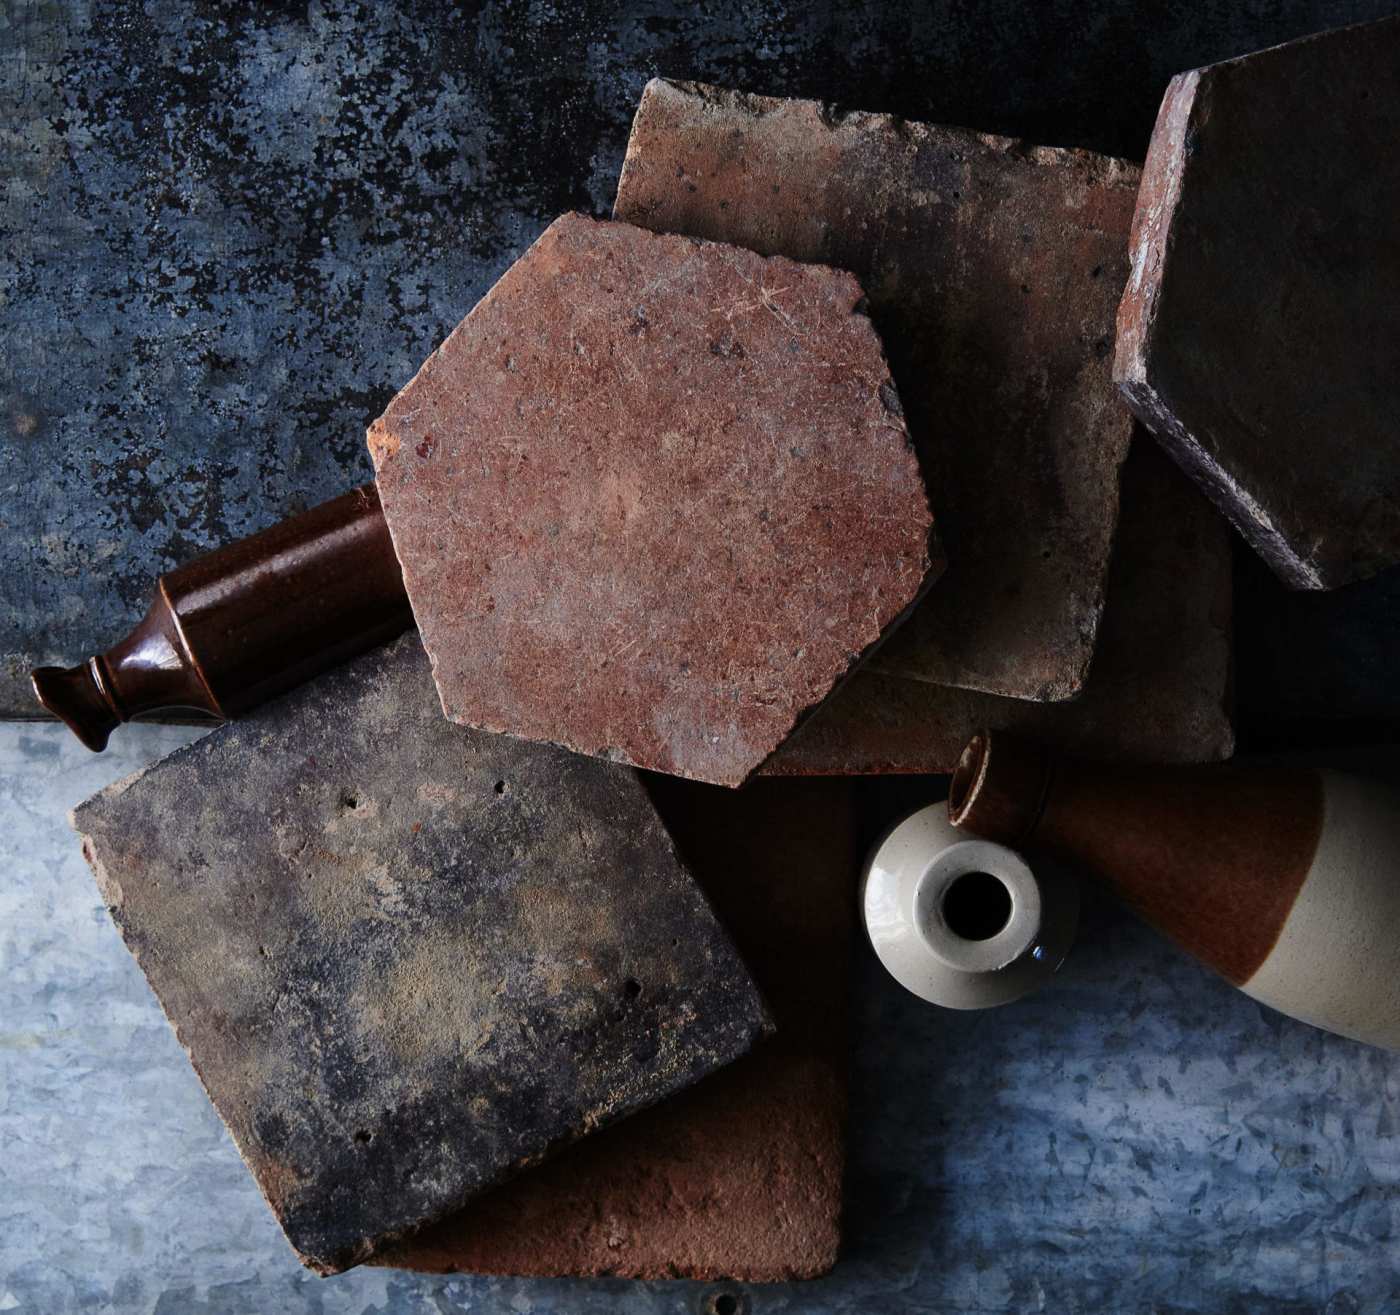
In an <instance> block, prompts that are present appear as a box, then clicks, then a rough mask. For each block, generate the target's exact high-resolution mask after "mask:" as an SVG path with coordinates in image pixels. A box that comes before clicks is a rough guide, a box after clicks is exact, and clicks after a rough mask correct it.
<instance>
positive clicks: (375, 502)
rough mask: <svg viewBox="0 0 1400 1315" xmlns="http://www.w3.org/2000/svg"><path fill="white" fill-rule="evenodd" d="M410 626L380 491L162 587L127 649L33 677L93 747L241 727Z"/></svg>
mask: <svg viewBox="0 0 1400 1315" xmlns="http://www.w3.org/2000/svg"><path fill="white" fill-rule="evenodd" d="M412 624H413V613H412V611H411V609H410V608H409V605H408V596H407V594H406V593H405V591H404V586H403V577H402V575H401V574H400V572H399V564H398V559H397V558H396V557H395V555H394V547H393V543H392V542H391V540H390V538H389V528H388V526H387V525H386V524H385V521H384V513H383V511H382V510H381V508H380V506H379V497H378V494H377V492H376V490H375V488H374V486H373V485H372V484H371V485H367V486H365V487H364V488H359V489H354V490H352V491H351V492H349V493H346V494H343V495H342V496H340V497H338V498H333V499H332V500H331V501H330V502H324V503H321V504H320V505H319V506H316V507H312V508H311V509H310V510H309V511H305V512H303V513H301V515H299V516H293V517H291V518H290V519H289V520H285V521H282V522H280V523H279V524H277V525H273V526H271V527H269V528H268V529H266V530H263V531H261V532H260V533H258V534H255V535H252V536H251V537H249V538H247V539H241V540H239V541H238V542H236V543H231V544H228V545H226V546H225V547H223V548H219V549H217V550H216V551H214V552H211V553H207V554H206V555H205V556H203V557H199V558H196V559H195V560H194V561H192V562H189V563H187V564H185V565H184V566H181V567H179V568H177V569H176V570H174V571H170V572H169V573H167V574H166V575H163V576H162V577H161V578H160V580H159V581H158V582H157V585H156V594H155V598H154V600H153V601H152V603H151V607H150V610H149V611H148V612H147V613H146V615H145V617H144V618H143V619H142V621H141V622H140V623H139V624H138V625H137V626H136V628H135V629H134V630H133V631H132V632H131V633H130V634H129V635H128V636H127V637H126V638H125V639H123V640H122V641H121V642H120V643H118V644H116V645H114V646H113V647H112V648H110V649H108V650H107V652H106V653H104V654H102V655H101V656H99V657H91V658H88V659H87V661H86V662H84V663H81V664H80V665H78V666H76V667H68V668H66V669H64V668H59V667H41V668H39V669H38V670H37V671H35V672H34V673H33V675H32V681H33V684H34V693H35V695H36V697H37V698H38V700H39V702H40V703H41V704H43V706H44V707H45V708H47V709H48V710H49V711H50V712H52V713H54V715H56V716H58V717H60V718H62V720H63V721H65V722H66V723H67V724H68V726H69V727H70V728H71V729H72V730H73V732H74V734H76V735H77V736H78V738H79V739H80V740H82V742H83V743H84V744H86V745H87V746H88V748H90V749H94V750H100V749H103V748H105V747H106V744H107V737H108V736H109V735H110V733H111V732H112V730H113V729H114V728H115V727H116V726H118V725H119V724H120V723H121V722H124V721H130V720H131V719H132V718H134V717H137V716H140V715H141V714H143V713H144V714H152V713H157V712H175V713H180V714H185V715H187V714H189V713H190V712H195V713H199V714H202V715H204V716H208V717H212V718H216V719H222V718H224V717H232V716H238V715H239V714H240V713H242V712H244V711H246V710H248V709H249V708H252V707H254V706H255V705H256V704H258V703H261V702H263V701H264V700H266V699H269V698H271V697H273V696H274V695H276V694H280V693H282V692H284V691H285V690H288V689H290V688H292V687H293V686H294V685H297V684H299V683H301V682H302V681H304V680H307V679H309V678H310V677H311V676H314V675H315V674H317V673H318V672H320V671H324V670H325V669H326V668H327V667H330V666H333V665H334V664H335V663H337V662H341V661H343V660H345V659H346V658H348V657H352V656H354V655H355V654H356V653H361V652H364V651H365V650H366V649H368V648H372V647H373V646H374V645H375V644H381V643H384V642H386V641H388V640H390V639H392V638H394V636H396V635H399V634H402V633H403V631H405V630H407V629H408V628H409V627H410V626H411V625H412Z"/></svg>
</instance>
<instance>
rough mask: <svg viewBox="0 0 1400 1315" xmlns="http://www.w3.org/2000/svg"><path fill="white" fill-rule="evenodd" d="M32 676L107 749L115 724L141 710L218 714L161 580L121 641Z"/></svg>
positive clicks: (70, 721) (89, 739)
mask: <svg viewBox="0 0 1400 1315" xmlns="http://www.w3.org/2000/svg"><path fill="white" fill-rule="evenodd" d="M31 679H32V681H33V685H34V693H35V696H36V697H37V698H38V700H39V702H40V703H41V704H43V706H44V707H45V708H47V709H48V710H49V711H50V712H52V713H53V714H54V715H55V716H56V717H59V718H60V719H62V721H63V722H64V723H66V724H67V726H68V728H69V729H70V730H71V731H72V732H73V733H74V734H75V735H76V736H77V737H78V738H79V739H80V740H81V741H82V742H83V743H84V744H85V745H87V747H88V748H89V749H93V750H96V751H100V750H102V749H105V748H106V747H107V739H108V736H110V735H111V733H112V731H113V730H115V729H116V727H117V726H119V725H120V724H121V723H122V722H124V721H130V720H131V719H132V718H133V717H138V716H140V715H141V714H142V713H146V712H155V711H162V712H165V711H169V712H174V711H188V712H193V713H197V714H200V715H203V716H207V717H211V718H222V717H223V715H224V713H223V709H222V708H220V706H219V702H218V700H217V699H216V698H215V697H214V696H213V694H212V693H211V692H210V690H209V686H208V684H207V683H206V682H205V680H204V677H203V675H202V674H201V672H200V670H199V664H198V663H197V662H196V661H195V660H194V658H193V656H192V655H191V654H190V652H189V649H188V647H187V646H186V644H185V640H184V636H183V635H182V634H181V633H180V623H179V621H178V620H177V619H176V617H175V614H174V611H173V610H172V608H171V606H170V599H169V598H168V597H167V595H166V592H165V588H164V585H163V582H162V581H157V582H156V592H155V597H154V598H153V599H151V605H150V607H149V608H148V609H147V610H146V615H145V616H144V617H142V618H141V620H140V621H139V622H137V624H136V626H135V628H134V629H133V630H132V631H131V633H130V634H128V635H127V636H126V638H125V639H123V640H121V641H120V642H118V643H116V644H114V645H113V646H112V647H111V648H109V649H108V650H107V651H106V652H105V653H102V654H99V655H97V656H95V657H90V658H88V660H87V661H86V662H83V663H81V664H80V665H78V666H76V667H68V668H61V667H40V668H39V669H38V670H37V671H35V672H34V673H33V675H32V677H31Z"/></svg>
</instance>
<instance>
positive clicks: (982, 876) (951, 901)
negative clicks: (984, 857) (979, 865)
mask: <svg viewBox="0 0 1400 1315" xmlns="http://www.w3.org/2000/svg"><path fill="white" fill-rule="evenodd" d="M942 913H943V921H944V923H945V924H946V925H947V927H948V930H949V931H951V932H952V933H953V935H954V936H960V937H962V939H963V940H965V941H986V940H990V939H991V938H992V937H993V936H995V935H996V934H997V932H999V931H1001V929H1002V928H1003V927H1005V926H1006V924H1007V923H1008V922H1010V921H1011V892H1010V891H1009V890H1008V889H1007V888H1006V884H1005V883H1004V882H1003V881H1002V880H1001V878H1000V877H994V876H993V875H992V874H991V873H990V872H964V873H963V874H962V875H961V876H958V877H955V878H954V879H953V881H952V882H951V883H950V885H949V886H948V889H947V890H946V891H944V893H943V904H942Z"/></svg>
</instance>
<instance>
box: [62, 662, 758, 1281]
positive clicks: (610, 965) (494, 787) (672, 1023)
mask: <svg viewBox="0 0 1400 1315" xmlns="http://www.w3.org/2000/svg"><path fill="white" fill-rule="evenodd" d="M74 826H75V827H76V828H77V830H78V831H79V832H80V833H81V834H82V836H83V850H84V853H85V854H86V856H87V858H88V860H89V862H90V863H91V864H92V866H93V869H94V871H95V873H96V875H97V879H98V883H99V885H100V887H101V889H102V893H103V897H104V899H105V900H106V901H107V904H108V906H109V908H110V909H111V913H112V917H113V919H114V921H115V922H116V924H117V926H118V928H119V929H120V930H121V933H122V935H123V937H124V938H125V939H126V943H127V946H128V948H130V950H131V951H132V953H133V954H134V955H135V956H136V959H137V961H138V962H139V963H140V965H141V968H142V970H143V971H144V972H145V974H146V977H147V979H148V980H149V982H150V984H151V987H152V989H153V990H154V991H155V993H156V995H157V996H158V997H159V999H160V1002H161V1006H162V1008H163V1009H164V1010H165V1013H166V1016H167V1017H168V1018H169V1019H170V1022H171V1024H172V1025H173V1026H174V1028H175V1031H176V1034H177V1035H178V1036H179V1038H180V1042H181V1044H182V1045H183V1046H184V1047H185V1049H186V1050H187V1051H188V1052H189V1055H190V1059H191V1062H192V1063H193V1065H194V1067H195V1070H196V1072H197V1073H198V1074H199V1077H200V1080H201V1081H202V1082H203V1084H204V1087H205V1090H206V1091H207V1092H208V1093H209V1097H210V1099H211V1100H212V1101H213V1103H214V1105H215V1107H216V1108H217V1109H218V1111H219V1114H220V1116H221V1117H222V1118H223V1120H224V1122H225V1124H227V1126H228V1129H229V1131H230V1133H232V1135H233V1139H234V1141H235V1143H236V1144H237V1146H238V1149H239V1151H240V1153H241V1154H242V1155H243V1158H244V1160H245V1161H246V1162H247V1164H248V1167H249V1168H250V1169H251V1170H252V1172H253V1175H254V1177H255V1178H256V1179H257V1182H258V1186H259V1187H260V1188H261V1189H262V1192H263V1195H264V1196H265V1197H266V1198H267V1200H268V1203H269V1204H270V1205H271V1207H272V1209H273V1211H274V1212H275V1214H276V1215H277V1218H278V1220H279V1222H280V1223H281V1225H282V1227H283V1229H284V1230H285V1232H286V1234H287V1237H288V1239H289V1240H290V1241H291V1243H292V1245H293V1246H294V1247H295V1248H296V1250H297V1251H298V1253H299V1254H300V1255H301V1257H302V1259H303V1261H304V1262H305V1263H306V1264H308V1265H310V1266H311V1267H312V1268H314V1269H317V1270H319V1271H321V1272H323V1273H328V1272H334V1271H337V1270H340V1269H344V1268H346V1267H347V1266H350V1265H353V1264H357V1263H359V1262H360V1261H363V1260H365V1259H366V1258H367V1257H368V1256H369V1255H370V1254H371V1253H372V1252H373V1251H374V1250H375V1248H376V1247H378V1246H380V1245H382V1244H384V1243H386V1242H390V1241H393V1240H395V1239H398V1238H401V1237H402V1236H403V1235H404V1234H405V1233H407V1232H409V1231H410V1230H413V1229H415V1228H417V1227H419V1226H420V1225H423V1224H426V1223H430V1222H432V1221H434V1220H436V1219H439V1218H441V1217H442V1216H444V1215H445V1214H447V1213H448V1212H449V1211H452V1210H456V1209H459V1208H460V1207H461V1206H462V1205H463V1204H464V1203H465V1202H466V1201H467V1200H468V1199H469V1198H470V1197H472V1196H473V1195H475V1194H476V1193H477V1192H479V1191H481V1190H482V1189H483V1188H486V1187H488V1186H491V1185H492V1184H494V1183H495V1182H497V1181H499V1180H500V1179H502V1178H504V1177H506V1176H508V1175H509V1174H511V1173H512V1172H513V1171H515V1170H517V1169H520V1168H523V1167H524V1166H526V1165H528V1164H531V1163H533V1162H534V1161H536V1160H538V1159H539V1158H540V1157H542V1156H543V1155H545V1154H547V1153H548V1152H550V1151H551V1150H553V1149H554V1148H555V1147H557V1146H558V1145H560V1144H562V1143H564V1142H567V1141H570V1140H572V1139H574V1138H576V1137H578V1136H580V1135H581V1134H583V1133H586V1132H589V1131H591V1130H592V1129H594V1128H597V1127H600V1126H602V1125H603V1124H606V1123H610V1122H611V1121H613V1120H614V1119H617V1118H619V1117H621V1116H623V1115H625V1114H628V1113H631V1112H632V1111H634V1110H637V1109H639V1108H641V1107H643V1106H645V1105H648V1104H650V1103H651V1102H653V1101H656V1100H658V1099H660V1098H661V1097H664V1096H667V1095H670V1094H672V1093H674V1092H677V1091H679V1090H681V1089H682V1088H684V1087H687V1086H689V1085H690V1084H691V1083H692V1082H694V1081H695V1080H696V1079H697V1078H699V1077H701V1076H702V1075H704V1074H706V1073H709V1072H710V1071H712V1070H713V1069H715V1068H718V1067H719V1066H721V1065H723V1064H725V1063H727V1062H729V1061H730V1060H733V1059H735V1058H737V1057H738V1056H739V1055H741V1054H742V1053H743V1052H744V1051H746V1050H747V1049H748V1048H749V1047H750V1045H751V1044H752V1043H753V1042H754V1040H755V1039H756V1038H757V1037H758V1036H759V1035H760V1034H761V1033H762V1032H763V1031H764V1030H765V1028H766V1025H767V1020H766V1015H765V1012H764V1009H763V1006H762V1004H761V1002H760V1000H759V998H758V995H757V992H756V990H755V988H754V985H753V983H752V981H751V979H750V978H749V975H748V973H747V971H746V970H745V968H744V966H743V965H742V963H741V962H740V961H739V958H738V956H737V954H736V952H735V950H734V947H733V945H732V944H731V942H730V941H729V939H728V938H727V936H726V935H725V934H724V932H723V931H722V930H721V929H720V927H719V925H718V923H717V922H716V921H715V919H714V916H713V914H712V913H711V912H710V909H709V906H708V905H707V903H706V902H705V900H704V897H703V896H702V895H701V894H700V892H699V890H698V888H697V887H696V886H695V884H694V882H693V881H692V880H691V878H690V877H689V875H688V874H687V873H686V871H685V869H684V868H683V867H682V865H681V862H680V860H679V859H678V858H677V856H676V853H675V850H674V848H673V846H672V843H671V840H670V838H669V837H668V836H667V834H666V831H665V829H664V828H663V826H662V825H661V822H660V820H659V819H658V817H657V815H656V812H655V809H654V808H653V806H652V805H651V803H650V801H649V800H648V798H647V796H646V794H645V793H644V791H643V789H642V786H641V783H640V782H639V781H638V779H637V778H636V776H635V775H634V774H633V773H632V772H630V771H628V770H626V769H624V768H617V767H610V766H608V765H607V764H604V763H599V762H592V761H589V760H588V759H586V758H580V757H578V756H576V755H572V754H568V753H565V752H564V751H562V750H560V749H556V748H552V747H544V746H539V745H532V744H528V743H525V742H523V741H519V740H514V739H510V738H508V737H504V736H492V735H485V734H482V733H480V732H473V731H468V730H464V729H462V728H461V727H457V726H453V725H452V724H451V723H449V722H448V721H447V720H446V719H445V718H444V717H443V716H442V714H441V711H440V709H439V707H438V704H437V699H436V698H435V697H434V693H433V687H432V681H431V678H430V676H429V672H428V663H427V659H426V657H425V656H424V654H423V650H422V647H421V646H420V644H419V642H418V640H417V638H416V637H415V636H411V635H410V636H406V637H405V638H403V639H402V640H400V641H398V642H397V643H396V644H395V645H393V646H391V647H390V648H388V649H382V650H378V651H376V652H374V653H371V654H368V655H367V656H365V657H363V658H360V659H358V660H357V661H356V662H354V663H352V664H351V665H349V666H346V667H342V668H340V669H338V670H336V671H334V672H331V673H329V674H328V675H325V676H323V677H321V678H320V679H319V680H317V681H315V682H314V683H312V684H310V685H307V686H303V687H302V688H301V689H299V690H297V691H295V692H294V693H292V694H290V695H288V696H287V697H286V698H284V699H280V700H277V701H275V702H273V703H271V704H268V705H266V706H265V707H264V708H262V709H260V710H258V711H257V712H255V713H253V714H252V715H250V716H249V717H248V718H247V719H245V720H243V721H239V722H236V723H231V724H230V725H228V726H226V727H224V728H222V729H220V730H218V731H215V732H213V733H212V734H211V735H209V736H207V737H206V738H205V739H203V740H200V741H198V742H197V743H195V744H193V745H191V746H190V747H189V748H187V749H183V750H181V751H180V752H178V753H175V754H172V755H171V756H170V757H169V758H167V759H165V760H164V761H163V762H160V763H158V764H156V765H155V766H154V767H152V768H150V769H149V770H147V771H146V772H144V773H140V774H138V775H136V776H133V777H131V778H129V779H127V780H126V781H123V782H120V783H118V784H117V785H114V786H112V787H110V788H109V789H107V790H105V791H103V792H102V793H101V794H99V795H96V796H95V797H94V798H92V799H90V800H89V801H88V802H86V803H85V804H82V805H81V806H80V807H79V808H78V809H77V810H76V811H75V813H74Z"/></svg>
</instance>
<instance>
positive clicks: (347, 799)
mask: <svg viewBox="0 0 1400 1315" xmlns="http://www.w3.org/2000/svg"><path fill="white" fill-rule="evenodd" d="M340 806H341V807H342V808H358V807H359V806H360V801H359V800H358V799H356V798H355V796H354V795H352V794H343V795H341V796H340Z"/></svg>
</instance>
